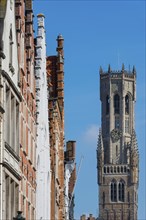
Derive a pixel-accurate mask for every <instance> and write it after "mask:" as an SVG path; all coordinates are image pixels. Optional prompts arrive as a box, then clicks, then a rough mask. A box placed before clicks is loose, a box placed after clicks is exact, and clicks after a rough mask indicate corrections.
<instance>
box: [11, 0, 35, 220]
mask: <svg viewBox="0 0 146 220" xmlns="http://www.w3.org/2000/svg"><path fill="white" fill-rule="evenodd" d="M15 4H16V29H17V43H18V57H19V71H20V72H19V86H20V91H21V95H22V102H21V105H20V157H21V163H20V168H21V177H22V179H21V183H20V185H19V210H21V211H23V215H24V216H25V217H26V219H35V207H36V205H35V204H36V201H35V200H36V198H35V197H36V195H35V194H36V192H35V191H36V114H35V113H36V99H35V74H34V36H33V11H32V0H26V1H24V0H16V1H15Z"/></svg>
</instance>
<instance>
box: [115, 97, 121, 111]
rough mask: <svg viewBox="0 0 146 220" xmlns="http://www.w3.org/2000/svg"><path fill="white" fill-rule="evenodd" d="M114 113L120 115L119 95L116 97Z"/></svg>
mask: <svg viewBox="0 0 146 220" xmlns="http://www.w3.org/2000/svg"><path fill="white" fill-rule="evenodd" d="M114 111H115V114H119V113H120V97H119V95H118V94H116V95H115V96H114Z"/></svg>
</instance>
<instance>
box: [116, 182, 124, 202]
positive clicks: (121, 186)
mask: <svg viewBox="0 0 146 220" xmlns="http://www.w3.org/2000/svg"><path fill="white" fill-rule="evenodd" d="M118 188H119V189H118V191H119V201H120V202H124V198H125V195H124V194H125V184H124V182H123V181H120V182H119V187H118Z"/></svg>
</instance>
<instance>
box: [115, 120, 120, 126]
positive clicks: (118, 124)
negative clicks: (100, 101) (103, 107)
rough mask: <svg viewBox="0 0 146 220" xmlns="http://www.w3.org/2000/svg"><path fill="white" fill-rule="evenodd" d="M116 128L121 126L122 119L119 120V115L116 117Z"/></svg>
mask: <svg viewBox="0 0 146 220" xmlns="http://www.w3.org/2000/svg"><path fill="white" fill-rule="evenodd" d="M115 128H117V129H119V128H120V120H119V117H115Z"/></svg>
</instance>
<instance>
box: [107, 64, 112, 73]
mask: <svg viewBox="0 0 146 220" xmlns="http://www.w3.org/2000/svg"><path fill="white" fill-rule="evenodd" d="M111 71H112V70H111V65H110V64H109V65H108V73H111Z"/></svg>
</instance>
